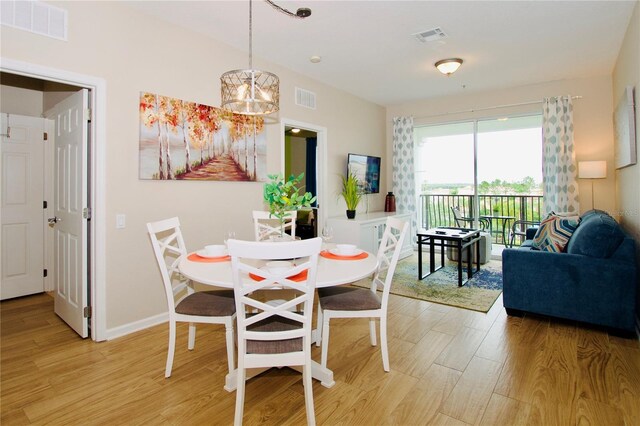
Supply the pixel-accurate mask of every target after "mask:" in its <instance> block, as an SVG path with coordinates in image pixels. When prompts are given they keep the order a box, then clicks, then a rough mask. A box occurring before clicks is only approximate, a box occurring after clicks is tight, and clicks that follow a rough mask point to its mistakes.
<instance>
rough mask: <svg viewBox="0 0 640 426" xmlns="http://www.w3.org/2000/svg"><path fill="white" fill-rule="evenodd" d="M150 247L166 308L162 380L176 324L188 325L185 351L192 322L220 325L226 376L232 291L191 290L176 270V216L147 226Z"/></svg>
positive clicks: (179, 242)
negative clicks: (223, 334) (166, 337)
mask: <svg viewBox="0 0 640 426" xmlns="http://www.w3.org/2000/svg"><path fill="white" fill-rule="evenodd" d="M147 230H148V232H149V236H150V237H151V244H152V246H153V251H154V253H155V257H156V261H157V263H158V267H159V268H160V274H161V275H162V282H163V284H164V289H165V293H166V296H167V305H168V309H169V350H168V353H167V365H166V368H165V374H164V375H165V377H167V378H168V377H171V369H172V367H173V357H174V353H175V347H176V323H177V322H188V323H189V340H188V349H189V350H193V348H194V346H195V342H196V326H195V323H207V324H224V326H225V328H226V344H227V363H228V367H229V373H231V372H233V371H234V369H235V366H234V365H235V361H234V344H235V343H234V332H233V322H234V320H235V317H236V313H235V312H236V305H235V301H234V298H233V291H232V290H217V291H199V292H196V291H195V290H194V289H193V283H192V282H191V280H189V279H187V278H185V277H184V276H183V275H182V274H180V272H179V271H178V263H179V262H180V258H181V257H182V256H186V255H187V249H186V247H185V243H184V239H183V237H182V232H181V231H180V221H179V220H178V218H177V217H174V218H171V219H165V220H161V221H158V222H151V223H147Z"/></svg>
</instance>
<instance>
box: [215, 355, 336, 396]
mask: <svg viewBox="0 0 640 426" xmlns="http://www.w3.org/2000/svg"><path fill="white" fill-rule="evenodd" d="M270 368H273V367H264V368H248V369H247V375H246V377H247V379H246V380H249V379H251V378H253V377H255V376H257V375H258V374H261V373H263V372H265V371H267V370H269V369H270ZM289 368H291V369H293V370H296V371H299V372H301V373H302V366H290V367H289ZM237 374H238V369H235V370H233V371H232V372H231V373H229V374H227V375H226V377H225V383H224V390H226V391H227V392H233V391H234V390H236V387H237V385H238V376H237ZM311 376H312V377H313V378H314V379H316V380H318V381H319V382H320V384H321V385H322V386H324V387H325V388H330V387H332V386H333V385H335V384H336V382H335V381H334V380H333V371H332V370H329V369H328V368H324V367H323V366H322V365H320V364H319V363H317V362H316V361H313V360H311Z"/></svg>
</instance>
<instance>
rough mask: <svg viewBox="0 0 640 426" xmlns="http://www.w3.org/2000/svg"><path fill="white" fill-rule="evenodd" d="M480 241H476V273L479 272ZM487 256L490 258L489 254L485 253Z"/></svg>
mask: <svg viewBox="0 0 640 426" xmlns="http://www.w3.org/2000/svg"><path fill="white" fill-rule="evenodd" d="M481 240H482V239H481V238H480V239H478V241H476V268H477V270H476V271H477V272H480V241H481ZM487 256H491V253H487Z"/></svg>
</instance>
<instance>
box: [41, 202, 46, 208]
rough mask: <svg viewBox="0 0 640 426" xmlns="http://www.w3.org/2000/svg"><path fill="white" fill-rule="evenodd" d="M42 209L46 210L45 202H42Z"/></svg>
mask: <svg viewBox="0 0 640 426" xmlns="http://www.w3.org/2000/svg"><path fill="white" fill-rule="evenodd" d="M42 208H43V209H46V208H47V202H46V201H43V202H42Z"/></svg>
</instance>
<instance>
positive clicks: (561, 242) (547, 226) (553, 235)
mask: <svg viewBox="0 0 640 426" xmlns="http://www.w3.org/2000/svg"><path fill="white" fill-rule="evenodd" d="M579 221H580V219H579V218H578V217H577V216H569V217H562V216H557V215H555V214H553V213H551V214H549V216H547V217H546V218H545V219H544V220H543V221H542V223H540V228H538V231H537V232H536V235H535V237H534V238H533V244H532V247H533V248H537V249H539V250H543V251H550V252H554V253H561V252H562V251H563V250H564V248H565V246H566V245H567V242H568V241H569V239H570V238H571V235H572V234H573V232H574V231H575V230H576V228H577V227H578V223H579Z"/></svg>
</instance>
